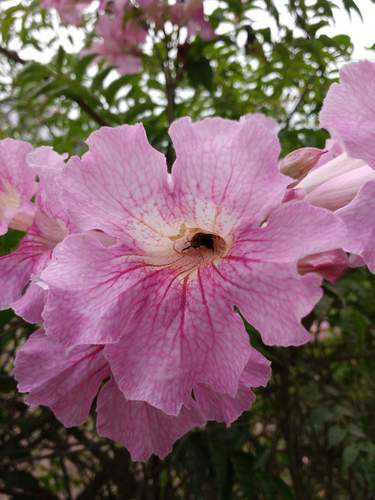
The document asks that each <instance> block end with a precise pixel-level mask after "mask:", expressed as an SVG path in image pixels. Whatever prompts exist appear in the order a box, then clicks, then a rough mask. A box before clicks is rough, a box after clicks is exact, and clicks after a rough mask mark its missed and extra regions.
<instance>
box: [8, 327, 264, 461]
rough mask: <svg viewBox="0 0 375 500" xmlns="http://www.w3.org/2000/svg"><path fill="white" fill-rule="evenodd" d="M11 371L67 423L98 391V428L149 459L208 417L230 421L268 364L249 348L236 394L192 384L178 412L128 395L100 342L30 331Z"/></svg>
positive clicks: (79, 417) (84, 411)
mask: <svg viewBox="0 0 375 500" xmlns="http://www.w3.org/2000/svg"><path fill="white" fill-rule="evenodd" d="M34 368H37V369H34ZM15 376H16V378H17V380H18V388H19V390H20V391H21V392H28V393H29V395H28V396H27V399H26V401H27V403H28V404H30V405H31V406H35V405H40V404H42V405H46V406H48V407H49V408H50V409H51V410H52V411H53V412H54V414H55V415H56V417H57V418H58V419H59V420H60V421H61V422H62V423H63V424H64V425H65V426H67V427H70V426H73V425H80V424H81V423H83V422H84V421H85V420H86V419H87V417H88V414H89V411H90V408H91V406H92V403H93V401H94V399H95V397H96V396H98V398H97V429H98V433H99V434H101V435H102V436H105V437H109V438H111V439H113V440H115V441H118V442H120V443H122V444H124V445H125V446H126V447H127V448H128V449H129V451H130V453H131V455H132V458H133V460H147V459H148V458H149V457H150V455H151V454H152V453H155V454H157V455H159V456H160V457H161V458H163V457H165V456H166V455H167V454H168V453H169V452H170V451H171V448H172V445H173V443H174V441H175V440H176V439H178V438H179V437H181V436H182V435H183V434H185V433H186V432H187V431H189V430H190V429H191V428H193V427H196V426H201V425H203V424H204V423H205V422H206V421H207V420H218V421H224V422H226V423H227V424H230V423H231V422H232V421H233V420H235V419H236V418H237V417H238V416H239V415H240V414H241V413H242V412H243V411H244V410H246V409H247V408H249V406H250V405H251V404H252V402H253V401H254V399H255V396H254V394H253V392H252V391H251V387H258V386H260V385H265V384H266V383H267V382H268V379H269V376H270V367H269V362H268V361H267V360H266V359H265V358H263V357H262V356H261V355H260V354H259V353H258V352H257V351H255V350H252V352H251V358H250V362H249V363H248V366H247V367H246V369H245V370H244V373H243V374H242V376H241V381H240V387H239V390H238V393H237V395H236V396H235V397H234V398H230V397H222V396H221V395H218V394H215V393H213V392H212V391H210V390H209V388H208V387H206V386H199V385H198V386H197V387H195V388H194V394H195V399H192V400H191V401H190V404H189V406H183V407H182V409H181V411H180V413H179V415H177V416H171V415H167V414H165V413H163V412H162V411H160V410H158V409H157V408H154V407H152V406H150V405H149V404H147V403H145V402H142V401H129V400H127V399H126V398H125V397H124V394H123V393H122V392H121V391H120V389H119V388H118V386H117V385H116V382H115V381H114V379H113V377H111V378H110V379H109V377H110V376H111V372H110V367H109V364H108V361H107V360H106V358H105V356H104V350H103V346H100V345H91V346H87V345H85V346H76V347H74V348H72V349H65V348H64V346H63V345H62V344H60V343H59V342H56V341H54V340H52V339H51V338H49V337H48V336H47V335H45V333H44V331H43V330H39V331H37V332H36V333H34V334H33V335H32V336H31V337H30V339H29V340H28V341H27V342H26V343H25V344H24V346H23V347H22V348H21V349H20V350H19V351H18V354H17V357H16V362H15ZM104 381H107V382H106V383H105V385H104V386H103V387H102V388H100V387H101V385H102V384H103V382H104Z"/></svg>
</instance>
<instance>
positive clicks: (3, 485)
mask: <svg viewBox="0 0 375 500" xmlns="http://www.w3.org/2000/svg"><path fill="white" fill-rule="evenodd" d="M94 3H95V2H94ZM204 8H205V13H206V15H207V19H208V21H209V23H210V25H211V26H212V28H213V29H214V30H215V33H216V36H215V37H214V38H213V39H212V40H209V41H204V40H202V39H201V38H200V37H199V36H197V37H195V38H194V39H192V40H190V39H189V40H188V39H186V40H183V39H181V38H177V39H175V41H174V42H173V40H174V38H173V27H169V28H170V33H169V32H167V35H168V36H167V35H166V39H164V40H159V39H156V38H152V36H151V35H150V37H149V38H148V40H147V41H146V43H145V45H144V48H143V54H142V64H143V70H142V71H141V72H140V73H139V74H135V75H127V74H120V73H119V72H118V71H117V70H116V69H115V68H114V67H113V66H110V65H109V64H108V63H107V62H106V61H98V60H96V59H94V56H93V55H92V54H90V53H89V50H88V49H87V47H88V46H89V43H90V41H91V40H92V38H93V30H94V25H95V16H96V14H95V11H94V9H92V10H90V8H89V9H88V11H87V12H86V13H85V17H84V22H83V24H82V26H81V27H78V28H77V27H73V26H65V25H63V24H62V22H61V20H60V18H59V16H58V14H57V13H56V12H55V11H53V10H48V11H46V10H43V9H42V8H41V5H40V3H39V2H38V1H35V0H26V1H23V2H18V1H13V0H2V1H1V3H0V138H4V137H7V136H11V137H14V138H18V139H22V140H26V141H29V142H31V143H33V145H34V146H37V145H42V144H49V145H52V146H53V147H54V148H55V149H56V150H57V151H59V152H61V153H62V152H68V153H69V154H81V153H82V152H84V151H85V145H84V140H85V138H86V137H87V136H88V135H89V133H91V132H92V131H93V130H95V129H97V128H98V127H99V126H102V125H111V126H116V125H120V124H123V123H136V122H140V121H142V122H143V123H144V125H145V127H146V130H147V133H148V137H149V140H150V141H151V143H152V144H153V145H154V146H155V147H157V148H159V149H160V150H161V151H164V152H166V153H167V154H168V155H169V157H170V158H171V159H173V151H170V144H169V141H168V135H167V130H168V126H169V124H170V122H171V121H173V120H174V119H175V118H178V117H180V116H184V115H189V116H191V117H193V118H194V119H198V118H202V117H204V116H212V115H217V116H223V117H227V118H231V119H238V118H239V117H240V116H242V115H244V114H246V113H249V112H263V113H265V114H267V115H269V116H272V117H273V118H274V119H276V120H277V121H278V123H279V125H280V132H279V137H280V140H281V143H282V148H283V154H286V153H288V152H290V151H291V150H293V149H295V148H298V147H302V146H317V147H323V146H324V144H325V140H326V139H327V137H328V134H327V132H326V131H324V130H321V129H319V123H318V114H319V110H320V108H321V106H322V101H323V99H324V96H325V94H326V92H327V89H328V87H329V85H330V84H331V83H332V82H333V81H335V80H336V79H337V78H338V69H339V68H340V67H342V65H343V64H344V63H345V62H347V61H350V60H357V59H361V58H368V59H374V56H375V28H374V26H375V3H374V1H370V0H357V1H356V0H335V1H331V0H285V1H282V0H280V1H277V2H276V1H275V2H272V1H270V0H256V1H242V0H226V1H214V0H207V1H206V2H205V4H204ZM169 28H168V29H169ZM176 40H177V41H176ZM181 40H182V41H181ZM19 237H20V235H19V234H18V233H17V232H15V231H10V232H9V233H8V234H7V235H6V236H5V237H1V238H0V253H1V254H6V253H8V252H9V251H10V250H11V249H12V248H15V246H16V245H17V242H18V239H19ZM324 287H325V295H324V298H323V299H322V301H321V302H320V303H319V305H318V307H317V308H316V310H315V311H314V313H312V314H311V315H310V316H309V317H307V318H305V326H306V327H307V328H309V329H310V331H311V335H312V341H311V343H310V344H308V345H306V346H304V347H302V348H298V349H297V348H288V349H286V348H284V349H276V348H269V347H267V348H266V347H265V346H263V345H262V344H261V341H260V339H259V336H258V335H257V333H256V332H255V331H253V330H252V329H251V328H250V326H249V325H246V327H247V329H248V332H249V336H250V341H251V342H252V343H253V345H254V346H255V347H257V348H258V349H259V350H261V351H262V352H263V353H264V354H265V355H266V356H267V357H268V358H269V359H270V360H272V368H273V377H272V380H271V382H270V384H269V386H268V387H267V388H265V389H263V390H257V391H256V393H257V401H256V403H255V405H254V406H253V408H252V409H251V411H250V412H248V413H246V414H244V415H243V416H242V417H241V418H240V419H239V420H238V421H237V422H236V423H234V424H233V425H232V427H230V428H226V427H225V426H224V425H222V424H217V423H210V424H209V425H208V426H207V427H206V429H204V430H202V429H197V430H195V431H193V432H191V433H190V434H189V435H187V436H185V437H184V438H183V439H181V440H180V441H178V442H177V444H176V445H175V447H174V450H173V453H172V454H171V455H170V456H169V457H167V458H166V459H165V460H164V461H161V460H159V459H157V458H155V457H154V458H152V459H151V460H150V461H149V462H148V463H146V464H145V463H135V462H131V461H130V458H129V455H128V453H127V451H126V450H125V449H124V448H122V447H121V446H117V445H116V444H114V443H112V442H111V441H108V440H105V439H101V438H99V437H98V436H97V434H96V432H95V413H94V411H93V412H92V416H91V417H90V420H89V421H88V422H87V423H86V424H85V425H84V426H82V427H80V428H71V429H65V428H64V427H63V426H62V425H61V424H60V423H59V422H58V421H57V420H56V419H55V418H54V416H53V414H52V413H51V412H50V411H49V410H48V409H46V408H35V409H30V408H28V407H27V406H26V405H25V404H24V402H23V401H24V397H23V396H22V395H19V394H18V393H17V389H16V383H15V381H14V379H13V377H12V370H13V361H14V356H15V351H16V349H17V348H18V347H19V346H20V345H21V344H22V343H23V342H24V340H25V339H26V337H27V336H28V335H29V334H30V333H31V332H32V331H34V330H35V327H33V326H30V325H27V324H25V323H24V322H23V321H22V320H21V319H19V318H17V317H16V316H15V315H14V314H13V313H12V311H4V312H1V313H0V498H1V499H8V498H9V499H13V498H14V499H22V500H27V499H34V498H35V499H37V498H41V499H51V500H53V499H78V500H84V499H85V500H86V499H87V500H93V499H102V498H103V499H112V498H121V499H142V500H143V499H145V500H146V499H147V500H148V499H150V500H151V499H155V500H156V499H160V500H161V499H174V498H176V499H202V500H203V499H204V500H205V499H208V500H211V499H212V500H216V499H217V500H220V499H222V500H224V499H254V500H255V499H256V500H258V499H259V500H274V499H287V500H291V499H297V500H300V499H301V500H315V499H320V498H321V499H331V500H337V499H358V500H370V499H374V498H375V419H374V415H375V278H374V276H372V275H371V274H370V273H368V272H367V271H366V270H365V269H363V268H361V269H352V270H351V271H349V272H347V273H346V274H345V276H344V277H343V278H341V279H340V280H339V281H338V282H337V283H336V284H335V285H331V284H325V285H324Z"/></svg>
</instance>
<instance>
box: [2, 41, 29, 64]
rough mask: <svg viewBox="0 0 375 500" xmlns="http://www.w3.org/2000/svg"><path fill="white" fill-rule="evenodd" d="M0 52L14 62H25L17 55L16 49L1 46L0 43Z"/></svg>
mask: <svg viewBox="0 0 375 500" xmlns="http://www.w3.org/2000/svg"><path fill="white" fill-rule="evenodd" d="M0 54H3V55H4V56H5V57H6V58H7V59H8V60H9V61H13V62H15V63H19V64H26V62H27V61H25V59H22V57H21V56H19V55H18V54H17V52H16V51H14V50H9V49H7V48H5V47H2V46H1V45H0Z"/></svg>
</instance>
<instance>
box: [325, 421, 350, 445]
mask: <svg viewBox="0 0 375 500" xmlns="http://www.w3.org/2000/svg"><path fill="white" fill-rule="evenodd" d="M345 435H346V431H345V430H344V429H342V428H341V427H338V426H336V425H335V426H333V427H330V429H329V431H328V446H329V447H330V448H331V447H333V446H337V445H338V444H339V443H341V441H342V440H343V439H344V437H345Z"/></svg>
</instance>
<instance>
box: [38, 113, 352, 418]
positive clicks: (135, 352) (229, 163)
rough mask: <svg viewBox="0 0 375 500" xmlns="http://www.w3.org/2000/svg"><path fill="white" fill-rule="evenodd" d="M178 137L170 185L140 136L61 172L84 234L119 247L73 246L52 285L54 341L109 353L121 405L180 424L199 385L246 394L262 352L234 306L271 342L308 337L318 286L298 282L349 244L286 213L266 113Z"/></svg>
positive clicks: (326, 216) (107, 131)
mask: <svg viewBox="0 0 375 500" xmlns="http://www.w3.org/2000/svg"><path fill="white" fill-rule="evenodd" d="M171 137H172V139H173V143H174V146H175V150H176V154H177V160H176V163H175V165H174V168H173V173H172V175H169V174H167V169H166V164H165V159H164V157H163V155H161V154H160V153H159V152H157V151H156V150H154V149H153V148H152V147H151V146H150V145H149V144H148V142H147V138H146V135H145V133H144V130H143V127H142V126H141V125H135V126H122V127H118V128H114V129H111V128H107V127H104V128H102V129H100V130H98V131H97V132H95V133H93V134H92V135H91V136H90V138H89V139H88V141H87V143H88V146H89V151H88V152H87V153H86V154H85V155H84V156H83V158H82V160H80V159H78V158H72V159H71V160H70V161H69V166H68V168H66V169H65V171H64V175H63V176H62V182H61V186H62V188H63V189H64V200H65V203H66V206H67V207H68V209H69V212H70V216H71V217H72V218H73V220H75V221H76V223H77V224H78V225H79V226H80V228H82V229H84V230H86V231H92V230H96V231H103V232H104V233H106V234H107V235H109V236H110V237H113V238H115V239H116V240H117V242H116V243H114V244H112V245H104V244H103V243H102V242H101V241H100V240H98V239H97V238H96V237H94V236H93V235H92V234H90V233H84V234H74V235H70V236H68V237H67V238H65V240H64V241H63V242H61V243H60V244H59V245H57V246H56V248H55V250H54V252H53V259H52V261H51V262H50V264H49V265H48V267H47V268H46V269H45V270H44V271H43V272H42V274H41V279H42V280H43V281H44V282H45V283H46V284H47V285H48V287H49V292H48V296H47V304H46V307H45V309H44V313H43V316H44V319H45V327H46V331H47V334H48V335H49V336H50V338H51V339H53V340H55V341H58V342H61V343H62V344H64V345H65V346H66V347H72V346H75V345H82V344H90V345H91V344H100V345H105V347H104V350H103V354H104V356H105V358H106V359H107V360H108V363H109V365H110V370H111V373H112V374H113V377H114V380H115V382H116V385H117V387H118V388H119V390H120V391H121V392H122V394H123V395H124V397H125V398H126V399H127V400H139V401H143V402H145V403H148V404H150V405H152V406H154V407H156V408H158V409H160V410H161V411H163V412H164V413H167V414H169V415H175V416H176V415H179V414H180V412H181V409H182V408H183V407H184V406H187V407H190V405H191V401H192V397H191V395H192V391H193V390H195V388H196V387H198V386H205V387H207V390H209V391H212V392H213V393H215V394H220V395H222V396H220V397H221V398H223V397H224V396H225V397H230V398H234V397H236V395H237V394H238V390H239V383H240V380H241V376H242V374H243V372H244V370H245V367H246V366H247V364H248V363H249V360H250V357H251V347H250V344H249V340H248V337H247V334H246V332H245V329H244V328H243V324H242V321H241V319H240V317H239V315H238V314H237V312H236V310H235V308H234V306H237V307H238V308H239V309H240V310H241V312H242V314H243V315H244V316H245V317H246V318H248V320H249V321H250V322H251V324H252V325H253V326H254V327H255V328H256V329H258V330H259V331H260V332H261V334H262V337H263V340H264V342H265V343H267V344H271V345H273V344H276V345H299V344H303V343H304V342H307V341H308V340H309V338H310V336H309V334H308V332H307V331H306V330H305V329H304V328H303V327H302V326H301V324H300V319H301V318H302V317H303V316H305V315H306V314H308V313H309V312H310V311H311V309H312V308H313V306H314V305H315V304H316V302H317V301H318V300H319V298H320V297H321V289H320V281H321V280H320V278H319V277H318V276H317V275H314V274H308V275H305V276H301V275H299V273H298V271H297V262H298V261H299V260H300V259H301V258H303V257H304V256H306V255H310V254H314V253H319V252H323V251H327V250H332V249H337V248H340V246H341V245H342V239H343V237H344V233H343V224H342V223H341V222H340V221H339V220H338V219H337V217H336V216H335V215H334V214H332V213H330V212H329V211H327V210H324V209H321V208H316V207H312V206H310V205H308V204H306V203H304V202H290V203H288V204H284V205H282V206H280V204H281V201H282V199H283V197H284V195H285V189H286V186H287V184H288V183H289V179H288V178H286V177H285V176H283V175H281V174H280V172H279V170H278V155H279V149H280V148H279V143H278V140H277V137H276V133H275V132H274V131H272V130H270V129H269V128H267V127H266V126H265V124H264V122H263V120H262V119H260V118H259V117H258V116H256V117H248V118H247V119H244V120H241V121H240V122H233V121H229V120H222V119H206V120H203V121H201V122H198V123H194V124H193V123H191V121H190V120H189V119H186V118H185V119H181V120H178V121H177V122H175V123H174V124H173V125H172V127H171ZM277 207H278V208H277ZM62 318H64V321H62Z"/></svg>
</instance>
